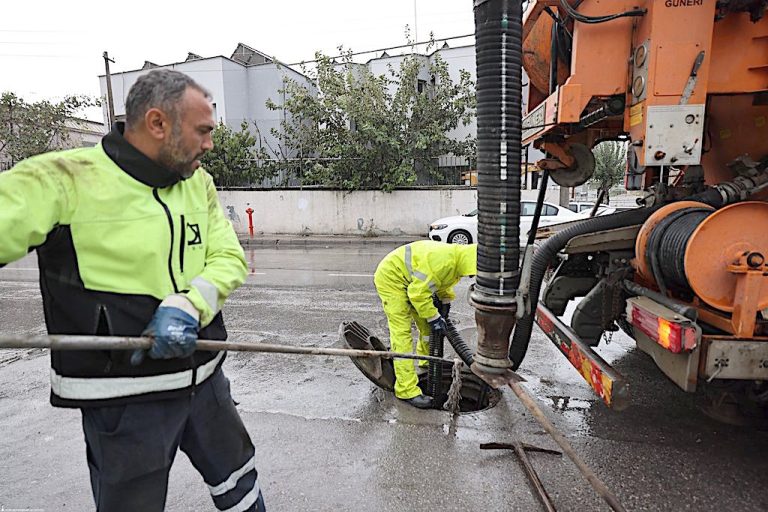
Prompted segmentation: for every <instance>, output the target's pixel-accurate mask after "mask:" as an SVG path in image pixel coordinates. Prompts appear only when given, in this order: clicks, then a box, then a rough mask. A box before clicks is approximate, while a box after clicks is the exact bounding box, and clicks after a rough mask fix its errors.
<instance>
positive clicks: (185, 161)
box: [157, 137, 203, 179]
mask: <svg viewBox="0 0 768 512" xmlns="http://www.w3.org/2000/svg"><path fill="white" fill-rule="evenodd" d="M202 156H203V153H200V154H197V155H195V156H194V157H192V158H191V159H190V158H188V157H187V156H186V151H184V148H182V147H181V140H180V138H177V137H173V138H172V139H171V140H169V141H168V144H166V145H165V146H163V147H162V148H161V149H160V153H159V154H158V156H157V159H158V162H159V163H160V164H162V165H163V166H165V167H167V168H168V169H170V170H171V171H173V172H175V173H176V174H178V175H179V176H181V177H182V178H183V179H187V178H189V177H191V176H192V175H193V174H195V170H197V168H196V167H195V161H197V160H199V159H200V158H202Z"/></svg>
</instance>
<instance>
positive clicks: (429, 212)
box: [219, 188, 557, 236]
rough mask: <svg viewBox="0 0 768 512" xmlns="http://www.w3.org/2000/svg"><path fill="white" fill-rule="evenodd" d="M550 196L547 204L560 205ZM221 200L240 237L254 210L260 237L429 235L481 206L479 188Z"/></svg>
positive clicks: (224, 196)
mask: <svg viewBox="0 0 768 512" xmlns="http://www.w3.org/2000/svg"><path fill="white" fill-rule="evenodd" d="M552 192H553V193H550V191H549V190H548V191H547V200H548V201H552V200H553V199H554V202H556V201H557V190H553V191H552ZM537 193H538V192H537V191H536V190H523V191H522V197H523V199H527V200H535V199H536V195H537ZM219 200H220V201H221V205H222V207H223V208H224V214H225V215H226V216H227V217H228V218H229V219H230V220H231V221H232V224H233V226H234V227H235V231H237V232H238V233H247V232H248V215H247V214H246V213H245V210H246V209H247V208H249V207H250V208H253V210H254V213H253V224H254V231H255V232H256V233H265V234H276V233H280V234H305V235H361V236H386V235H416V236H420V235H423V236H426V234H427V231H428V226H429V224H430V222H432V221H434V220H436V219H439V218H441V217H448V216H451V215H460V214H463V213H467V212H469V211H472V210H474V209H475V208H477V190H476V189H470V188H456V189H419V190H396V191H394V192H392V193H385V192H378V191H370V190H366V191H359V192H342V191H338V190H294V189H291V190H252V191H244V190H220V191H219Z"/></svg>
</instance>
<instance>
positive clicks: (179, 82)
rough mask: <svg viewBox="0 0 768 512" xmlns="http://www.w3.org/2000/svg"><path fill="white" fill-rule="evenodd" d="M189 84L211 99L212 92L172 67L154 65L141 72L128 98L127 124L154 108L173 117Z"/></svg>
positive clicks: (139, 119) (126, 101)
mask: <svg viewBox="0 0 768 512" xmlns="http://www.w3.org/2000/svg"><path fill="white" fill-rule="evenodd" d="M187 87H191V88H193V89H197V90H198V91H200V92H201V93H203V94H204V95H205V97H206V98H208V99H211V93H210V92H208V91H207V90H206V89H205V88H204V87H203V86H201V85H200V84H198V83H197V82H195V81H194V80H192V79H191V78H190V77H189V76H187V75H185V74H184V73H180V72H178V71H174V70H172V69H153V70H152V71H150V72H149V73H147V74H146V75H143V76H140V77H139V79H138V80H136V83H134V84H133V86H132V87H131V90H130V91H128V96H127V97H126V98H125V124H126V126H127V127H131V126H134V125H136V124H137V123H139V122H140V121H141V120H142V119H143V118H144V115H145V114H146V113H147V111H148V110H149V109H151V108H159V109H161V110H162V111H164V112H166V113H167V114H169V115H171V116H172V117H173V118H174V119H175V118H176V117H177V116H178V112H177V106H178V103H179V101H181V97H182V96H183V95H184V91H186V90H187Z"/></svg>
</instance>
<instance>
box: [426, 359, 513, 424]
mask: <svg viewBox="0 0 768 512" xmlns="http://www.w3.org/2000/svg"><path fill="white" fill-rule="evenodd" d="M451 380H452V379H451V366H450V365H446V367H444V368H443V378H442V379H441V382H442V386H441V393H440V396H439V397H438V398H437V404H436V405H437V406H439V407H437V408H440V409H442V406H443V404H444V403H445V402H446V400H448V390H449V389H450V388H451ZM419 387H420V388H421V390H422V392H423V393H424V394H429V390H428V387H427V374H426V373H424V374H422V375H419ZM459 395H460V396H461V399H460V400H459V411H460V412H462V413H469V412H477V411H484V410H486V409H490V408H491V407H494V406H495V405H496V404H498V403H499V400H500V399H501V392H499V390H497V389H493V388H492V387H490V386H489V385H488V384H486V383H485V382H483V380H482V379H480V377H478V376H477V375H475V374H474V373H472V372H471V371H469V370H463V371H462V372H461V388H460V390H459Z"/></svg>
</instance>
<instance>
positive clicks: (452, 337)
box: [445, 318, 475, 367]
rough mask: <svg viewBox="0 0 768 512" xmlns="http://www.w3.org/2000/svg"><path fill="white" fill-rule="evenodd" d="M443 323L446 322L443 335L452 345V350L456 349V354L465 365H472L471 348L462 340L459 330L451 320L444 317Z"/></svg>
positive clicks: (473, 359) (473, 358)
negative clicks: (446, 325) (445, 329)
mask: <svg viewBox="0 0 768 512" xmlns="http://www.w3.org/2000/svg"><path fill="white" fill-rule="evenodd" d="M445 323H446V324H448V330H447V331H446V332H445V337H446V338H448V342H449V343H450V344H451V346H452V347H453V350H455V351H456V354H458V356H459V358H460V359H461V360H462V361H463V362H464V364H465V365H467V367H469V366H472V363H474V362H475V357H474V356H473V355H472V350H470V348H469V347H468V346H467V343H466V342H465V341H464V338H462V337H461V334H459V331H458V330H457V329H456V326H455V325H453V322H451V321H450V320H449V319H448V318H446V319H445Z"/></svg>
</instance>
